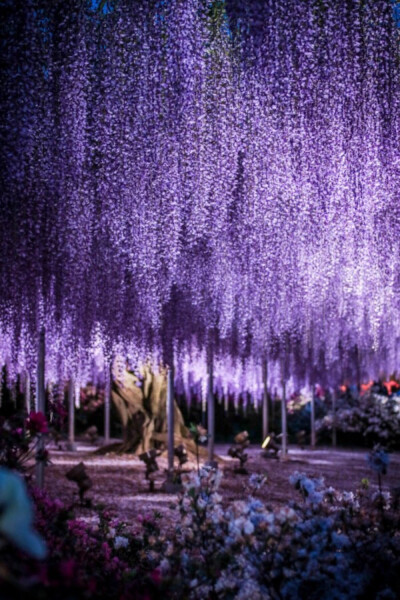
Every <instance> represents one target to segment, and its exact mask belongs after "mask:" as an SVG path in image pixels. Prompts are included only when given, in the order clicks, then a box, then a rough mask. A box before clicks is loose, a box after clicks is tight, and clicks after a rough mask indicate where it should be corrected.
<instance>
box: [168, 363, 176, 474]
mask: <svg viewBox="0 0 400 600" xmlns="http://www.w3.org/2000/svg"><path fill="white" fill-rule="evenodd" d="M174 412H175V406H174V366H173V364H172V365H170V367H169V369H168V380H167V432H168V474H169V476H170V477H171V476H172V473H173V470H174V427H175V423H174V420H175V419H174V417H175V414H174Z"/></svg>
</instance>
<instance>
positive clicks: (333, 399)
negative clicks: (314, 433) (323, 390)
mask: <svg viewBox="0 0 400 600" xmlns="http://www.w3.org/2000/svg"><path fill="white" fill-rule="evenodd" d="M332 415H333V421H332V446H333V447H334V448H336V443H337V440H336V390H335V389H334V390H333V392H332Z"/></svg>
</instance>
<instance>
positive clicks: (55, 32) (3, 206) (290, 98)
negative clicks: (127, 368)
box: [0, 0, 400, 382]
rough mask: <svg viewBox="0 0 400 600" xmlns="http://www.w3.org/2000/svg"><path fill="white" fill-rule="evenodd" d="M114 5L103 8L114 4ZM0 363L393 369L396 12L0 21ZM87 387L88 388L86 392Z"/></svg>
mask: <svg viewBox="0 0 400 600" xmlns="http://www.w3.org/2000/svg"><path fill="white" fill-rule="evenodd" d="M103 4H104V3H103ZM0 11H1V15H0V16H1V36H0V38H1V50H2V52H1V54H2V62H1V70H0V110H1V130H0V136H1V139H0V160H1V175H0V176H1V200H0V231H1V236H0V289H1V295H0V358H1V360H2V362H3V363H4V362H7V364H8V365H9V370H10V372H11V373H16V372H19V371H21V370H22V369H27V370H31V371H32V370H33V368H34V365H35V363H36V346H37V340H38V335H39V331H40V330H41V328H42V327H45V330H46V341H47V357H48V361H47V369H48V374H49V376H50V375H51V376H56V375H57V376H66V375H68V374H69V373H71V372H74V373H75V374H76V373H78V374H79V373H81V374H84V373H86V371H85V369H87V366H88V365H89V364H91V360H92V359H94V358H96V359H98V360H99V361H100V364H101V363H102V361H103V360H105V359H107V360H109V357H110V356H111V355H112V354H113V353H114V352H117V351H119V352H122V353H123V354H124V355H127V356H130V357H134V358H135V357H136V358H139V357H142V358H143V357H145V356H147V355H148V354H149V353H152V354H155V355H156V356H158V357H159V358H160V359H162V360H164V361H166V362H168V361H170V359H171V354H172V351H173V349H174V351H175V352H176V353H177V355H178V356H179V355H183V354H185V353H190V352H194V351H196V350H199V349H200V350H201V349H203V348H206V349H207V352H208V353H210V352H211V351H212V352H213V353H214V355H215V356H220V357H226V359H227V360H234V359H240V360H244V361H248V362H249V364H252V365H261V363H262V361H263V360H265V359H267V358H268V359H269V360H273V361H278V362H280V363H281V362H282V361H283V362H284V368H285V371H286V373H287V374H291V375H293V376H294V377H295V378H296V379H297V380H299V381H300V380H304V379H306V378H314V380H315V377H318V378H320V379H321V380H325V381H327V382H336V381H338V380H339V379H340V378H342V377H344V376H346V375H352V376H354V377H355V376H356V375H357V376H358V377H360V376H363V375H368V376H369V375H371V376H376V375H377V374H378V373H379V371H380V370H387V371H394V370H395V369H396V367H397V364H398V359H397V352H398V348H399V332H400V310H399V309H400V306H399V299H400V295H399V291H400V289H399V288H400V260H399V242H400V185H399V184H400V54H399V45H398V37H397V31H396V27H395V22H394V19H393V15H392V4H391V2H390V0H346V1H339V2H338V1H337V0H306V1H304V2H299V1H298V0H263V1H256V0H253V1H252V2H242V1H241V0H226V1H225V2H223V1H215V0H214V1H213V2H210V1H209V0H163V1H156V0H136V1H135V2H134V3H133V2H130V1H128V0H119V1H118V2H115V3H114V4H113V6H112V7H111V8H110V9H109V10H105V11H104V10H103V11H98V10H96V9H95V8H94V7H93V4H92V3H87V2H85V1H84V0H62V1H61V0H40V1H39V0H37V1H36V0H29V1H28V2H17V1H16V0H15V1H13V0H9V1H8V2H3V3H2V5H1V7H0ZM82 377H83V375H82Z"/></svg>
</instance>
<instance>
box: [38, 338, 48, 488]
mask: <svg viewBox="0 0 400 600" xmlns="http://www.w3.org/2000/svg"><path fill="white" fill-rule="evenodd" d="M44 370H45V330H44V327H43V328H42V329H41V331H40V336H39V352H38V367H37V388H36V403H37V410H38V412H41V413H43V414H45V410H46V407H45V401H46V400H45V376H44ZM43 451H44V439H43V434H40V438H39V443H38V453H39V454H41V453H43ZM36 485H37V487H38V488H40V489H43V486H44V462H43V460H37V461H36Z"/></svg>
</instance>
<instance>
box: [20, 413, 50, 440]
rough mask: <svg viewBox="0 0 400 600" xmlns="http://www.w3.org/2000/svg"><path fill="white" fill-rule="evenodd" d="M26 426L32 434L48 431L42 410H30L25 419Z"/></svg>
mask: <svg viewBox="0 0 400 600" xmlns="http://www.w3.org/2000/svg"><path fill="white" fill-rule="evenodd" d="M26 427H27V429H28V431H30V432H31V433H32V434H33V435H34V434H36V433H48V432H49V429H48V426H47V420H46V417H45V416H44V414H43V413H42V412H40V411H39V412H34V411H31V413H30V414H29V417H28V419H27V421H26Z"/></svg>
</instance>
